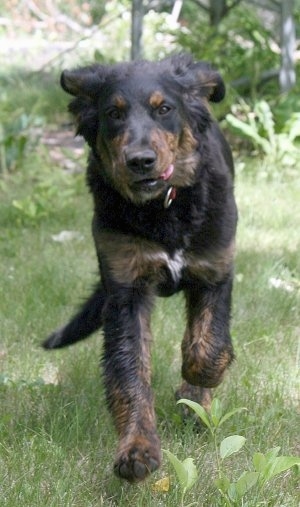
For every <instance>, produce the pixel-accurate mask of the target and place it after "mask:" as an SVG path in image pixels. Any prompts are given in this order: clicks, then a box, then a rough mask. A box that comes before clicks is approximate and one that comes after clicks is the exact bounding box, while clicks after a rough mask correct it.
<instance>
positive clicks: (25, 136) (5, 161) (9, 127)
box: [0, 110, 43, 175]
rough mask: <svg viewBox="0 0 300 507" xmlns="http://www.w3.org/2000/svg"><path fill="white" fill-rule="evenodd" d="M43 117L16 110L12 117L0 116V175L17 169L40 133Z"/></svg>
mask: <svg viewBox="0 0 300 507" xmlns="http://www.w3.org/2000/svg"><path fill="white" fill-rule="evenodd" d="M42 124H43V119H42V118H41V117H38V116H31V115H28V114H26V113H24V111H22V110H18V111H16V112H15V113H14V115H13V116H12V117H10V118H9V121H8V120H7V118H6V119H5V121H4V120H1V118H0V175H1V173H2V175H4V174H7V173H9V172H12V171H14V170H16V169H19V168H20V167H21V165H22V164H23V162H24V157H25V154H26V152H27V151H28V150H29V149H32V148H33V147H34V146H35V144H36V142H37V140H38V138H39V134H40V130H41V126H42Z"/></svg>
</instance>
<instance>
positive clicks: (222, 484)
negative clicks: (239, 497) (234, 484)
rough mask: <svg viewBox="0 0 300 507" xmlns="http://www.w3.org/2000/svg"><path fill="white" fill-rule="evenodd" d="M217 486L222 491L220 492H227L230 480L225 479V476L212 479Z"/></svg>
mask: <svg viewBox="0 0 300 507" xmlns="http://www.w3.org/2000/svg"><path fill="white" fill-rule="evenodd" d="M214 483H215V485H216V486H217V488H218V489H219V490H220V491H222V493H227V491H228V489H229V487H230V481H229V479H227V477H219V478H218V479H216V480H215V481H214Z"/></svg>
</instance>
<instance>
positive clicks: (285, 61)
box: [279, 0, 296, 92]
mask: <svg viewBox="0 0 300 507" xmlns="http://www.w3.org/2000/svg"><path fill="white" fill-rule="evenodd" d="M293 8H294V0H283V1H282V2H281V69H280V75H279V82H280V87H281V91H282V92H288V91H289V90H290V89H291V88H292V87H293V86H294V84H295V83H296V73H295V63H294V51H295V46H296V34H295V32H296V30H295V22H294V18H293Z"/></svg>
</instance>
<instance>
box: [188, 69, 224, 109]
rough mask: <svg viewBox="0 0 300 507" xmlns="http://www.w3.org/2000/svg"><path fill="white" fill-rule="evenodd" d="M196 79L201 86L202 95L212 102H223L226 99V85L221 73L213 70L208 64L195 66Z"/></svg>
mask: <svg viewBox="0 0 300 507" xmlns="http://www.w3.org/2000/svg"><path fill="white" fill-rule="evenodd" d="M194 72H195V74H196V79H197V81H198V83H199V85H200V93H201V95H203V96H205V97H206V98H207V99H208V100H209V101H210V102H221V100H223V99H224V97H225V91H226V89H225V84H224V81H223V79H222V78H221V76H220V74H219V72H217V71H216V70H214V69H212V68H211V66H210V65H209V64H208V63H206V62H198V63H196V64H194Z"/></svg>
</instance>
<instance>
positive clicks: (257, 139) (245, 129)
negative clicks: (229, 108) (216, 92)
mask: <svg viewBox="0 0 300 507" xmlns="http://www.w3.org/2000/svg"><path fill="white" fill-rule="evenodd" d="M226 120H227V121H228V123H229V125H231V126H232V127H233V128H234V129H236V130H237V131H238V132H239V133H240V134H243V135H244V136H245V137H248V138H250V139H252V140H253V141H254V143H256V144H258V145H259V146H261V147H262V149H263V151H264V152H265V153H266V154H269V153H271V151H272V149H273V147H272V145H271V143H270V142H269V141H268V140H267V139H265V138H263V137H262V136H260V135H259V133H258V132H257V129H256V128H255V127H254V126H252V125H249V124H248V123H246V122H243V121H241V120H239V119H238V118H235V116H233V115H232V114H228V115H227V116H226Z"/></svg>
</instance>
